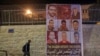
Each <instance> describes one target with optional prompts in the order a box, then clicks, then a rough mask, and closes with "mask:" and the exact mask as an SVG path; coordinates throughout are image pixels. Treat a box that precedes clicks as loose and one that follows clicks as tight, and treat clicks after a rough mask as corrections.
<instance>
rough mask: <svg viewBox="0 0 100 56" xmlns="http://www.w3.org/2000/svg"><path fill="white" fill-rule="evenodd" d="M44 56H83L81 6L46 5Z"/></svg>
mask: <svg viewBox="0 0 100 56" xmlns="http://www.w3.org/2000/svg"><path fill="white" fill-rule="evenodd" d="M46 31H47V32H46V46H47V49H46V55H47V56H83V36H82V35H83V34H82V14H81V6H80V5H78V4H47V5H46Z"/></svg>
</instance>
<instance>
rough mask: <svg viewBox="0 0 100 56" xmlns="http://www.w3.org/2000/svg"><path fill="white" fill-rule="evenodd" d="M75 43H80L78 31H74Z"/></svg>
mask: <svg viewBox="0 0 100 56" xmlns="http://www.w3.org/2000/svg"><path fill="white" fill-rule="evenodd" d="M74 41H75V42H74V43H79V33H78V32H74Z"/></svg>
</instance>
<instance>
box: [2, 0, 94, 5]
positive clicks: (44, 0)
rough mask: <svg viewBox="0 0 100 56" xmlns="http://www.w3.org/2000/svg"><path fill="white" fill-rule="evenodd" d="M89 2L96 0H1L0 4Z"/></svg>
mask: <svg viewBox="0 0 100 56" xmlns="http://www.w3.org/2000/svg"><path fill="white" fill-rule="evenodd" d="M49 3H59V4H90V3H96V0H1V1H0V5H14V4H49Z"/></svg>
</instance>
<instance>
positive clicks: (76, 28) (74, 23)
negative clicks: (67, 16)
mask: <svg viewBox="0 0 100 56" xmlns="http://www.w3.org/2000/svg"><path fill="white" fill-rule="evenodd" d="M72 26H73V29H74V31H78V30H79V29H78V28H79V22H78V20H74V21H73V22H72Z"/></svg>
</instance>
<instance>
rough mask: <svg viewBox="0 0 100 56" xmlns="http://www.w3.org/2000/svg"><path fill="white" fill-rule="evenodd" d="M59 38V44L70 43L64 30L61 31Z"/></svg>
mask: <svg viewBox="0 0 100 56" xmlns="http://www.w3.org/2000/svg"><path fill="white" fill-rule="evenodd" d="M61 38H62V40H61V41H60V42H59V44H70V42H69V41H68V36H67V34H66V31H62V33H61Z"/></svg>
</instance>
